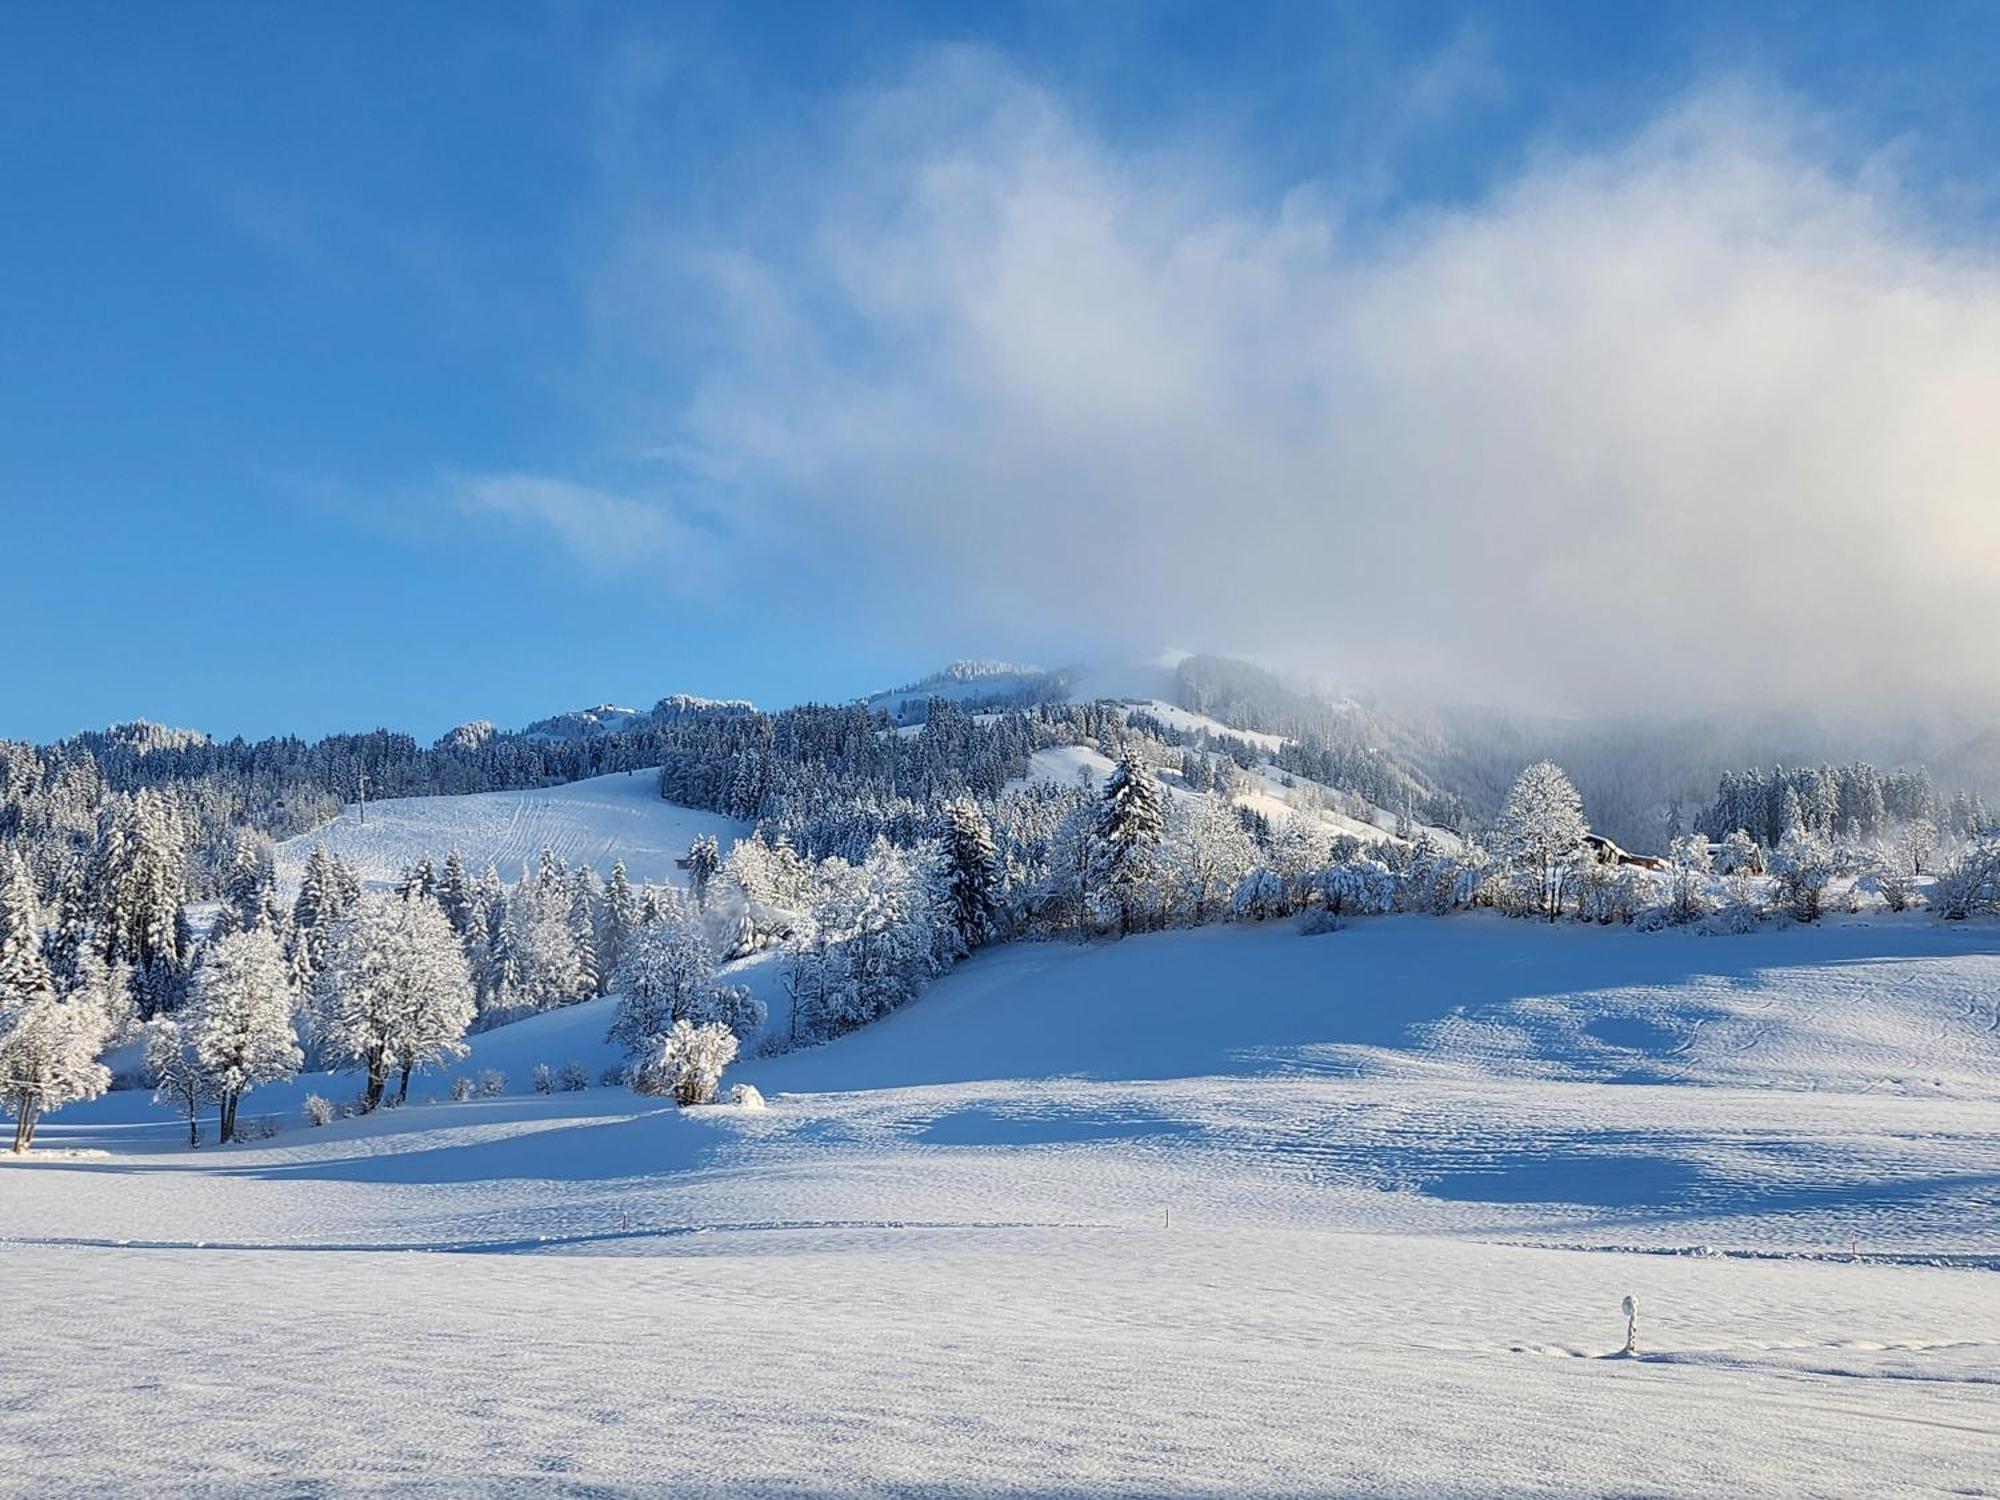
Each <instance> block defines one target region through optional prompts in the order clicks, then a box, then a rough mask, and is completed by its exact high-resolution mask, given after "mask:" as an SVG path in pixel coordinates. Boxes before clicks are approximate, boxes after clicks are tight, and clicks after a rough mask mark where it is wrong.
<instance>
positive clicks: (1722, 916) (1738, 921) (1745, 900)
mask: <svg viewBox="0 0 2000 1500" xmlns="http://www.w3.org/2000/svg"><path fill="white" fill-rule="evenodd" d="M1763 921H1764V908H1763V906H1762V905H1761V904H1760V903H1759V902H1758V900H1757V898H1756V894H1755V892H1754V891H1746V890H1743V889H1738V890H1735V891H1732V892H1731V894H1730V897H1729V899H1728V900H1726V901H1724V902H1723V903H1722V905H1720V906H1718V907H1717V908H1716V909H1715V910H1714V911H1712V912H1710V913H1709V914H1708V915H1707V916H1705V917H1703V918H1702V919H1701V921H1700V922H1698V923H1696V924H1695V931H1697V932H1700V933H1704V934H1706V935H1708V936H1711V937H1725V936H1726V937H1741V936H1742V935H1743V934H1745V933H1749V932H1755V931H1756V930H1757V929H1758V927H1759V926H1761V925H1762V924H1763Z"/></svg>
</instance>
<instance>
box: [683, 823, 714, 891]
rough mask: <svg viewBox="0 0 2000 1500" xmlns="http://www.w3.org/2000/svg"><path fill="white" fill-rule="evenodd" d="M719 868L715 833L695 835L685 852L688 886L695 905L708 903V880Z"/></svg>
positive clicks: (712, 877) (710, 879)
mask: <svg viewBox="0 0 2000 1500" xmlns="http://www.w3.org/2000/svg"><path fill="white" fill-rule="evenodd" d="M721 868H722V852H721V850H720V849H718V848H717V847H716V843H715V835H714V834H712V833H704V834H698V835H696V837H695V839H694V841H693V842H692V843H690V844H689V845H688V852H687V872H688V888H689V889H690V890H692V891H693V892H694V899H695V904H696V905H698V906H706V905H708V886H709V882H710V881H712V880H714V879H715V876H716V873H717V872H718V871H720V870H721Z"/></svg>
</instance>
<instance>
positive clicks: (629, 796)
mask: <svg viewBox="0 0 2000 1500" xmlns="http://www.w3.org/2000/svg"><path fill="white" fill-rule="evenodd" d="M746 832H748V829H747V828H746V827H745V825H743V824H740V823H736V822H733V821H732V820H730V819H728V818H725V817H722V816H721V815H719V814H717V813H710V812H700V811H697V810H695V809H693V808H686V807H676V806H674V805H673V804H672V803H669V802H663V801H661V800H660V792H659V778H658V777H657V776H655V775H654V774H653V773H651V772H649V771H634V772H630V773H624V772H620V773H617V774H614V775H611V776H595V777H592V778H591V779H590V780H588V781H577V782H572V783H570V784H569V785H567V786H558V787H547V788H543V789H541V790H537V791H527V792H479V793H474V794H472V795H469V796H462V797H404V798H398V799H395V800H392V801H386V802H371V803H369V804H368V809H367V822H366V823H365V824H364V823H363V822H362V821H361V810H360V809H359V808H357V807H352V806H350V807H349V808H347V810H346V811H344V812H343V813H341V815H340V816H339V817H338V818H335V819H334V820H333V821H332V822H331V823H328V824H326V825H324V826H323V827H320V828H316V829H314V830H313V831H312V832H311V833H308V834H303V835H301V836H300V837H298V838H295V839H288V840H287V841H285V842H284V843H282V844H280V845H279V846H278V878H279V880H280V882H281V883H282V884H283V885H284V886H285V887H286V888H287V889H292V888H295V887H296V886H297V884H298V879H299V876H300V874H301V873H302V872H303V871H304V869H305V862H306V860H307V858H308V857H309V856H310V855H311V854H312V851H313V846H314V845H315V844H324V845H325V846H326V849H327V852H328V853H329V854H338V855H339V856H340V857H341V858H343V859H345V860H346V861H348V863H350V864H351V865H353V866H354V867H355V869H356V870H358V871H359V872H360V874H361V878H362V879H363V881H365V882H367V883H368V884H370V885H374V886H387V885H390V884H392V883H394V881H395V880H396V878H397V877H398V876H399V875H401V874H402V872H403V871H404V870H406V869H407V868H409V866H410V865H412V864H414V863H415V862H416V861H417V860H419V859H421V858H423V857H424V856H425V855H429V856H430V857H431V859H432V860H433V861H434V862H441V861H442V860H443V859H444V856H445V855H446V854H447V853H449V852H450V851H451V850H453V849H456V850H458V851H459V853H460V854H461V855H462V856H463V857H464V859H465V863H466V868H467V869H469V870H471V871H473V872H474V873H477V872H478V871H479V870H481V869H483V868H484V867H485V866H486V865H487V864H488V863H489V862H490V863H491V864H492V865H493V866H494V867H495V868H496V869H498V870H499V872H500V875H501V878H502V879H504V880H509V881H511V880H513V879H514V878H515V877H516V876H517V875H518V874H519V873H520V869H521V865H522V863H523V862H524V861H532V860H534V859H536V858H538V857H539V856H540V854H541V851H542V850H543V849H549V850H552V851H553V852H554V853H555V854H556V855H557V856H558V857H560V858H561V859H562V860H563V861H564V863H566V864H571V865H575V864H587V865H589V866H591V867H592V868H593V869H595V870H596V871H597V872H598V874H600V875H605V874H609V873H610V870H611V867H612V865H613V864H615V863H617V862H618V861H620V860H623V861H624V862H625V873H626V874H627V876H629V877H630V878H631V879H632V880H633V881H635V882H638V883H641V884H650V885H669V884H675V883H684V877H683V876H682V874H681V872H680V871H679V870H678V869H677V868H676V866H675V861H676V860H678V859H679V858H680V857H681V856H682V855H684V854H686V853H687V848H688V844H689V843H690V842H691V841H692V840H693V839H695V838H696V837H697V836H698V835H701V834H712V835H713V836H714V837H715V839H716V840H717V842H718V843H720V844H721V845H722V847H723V848H724V849H727V848H728V847H729V845H730V844H732V843H733V842H735V840H737V839H738V838H740V837H742V836H743V834H745V833H746Z"/></svg>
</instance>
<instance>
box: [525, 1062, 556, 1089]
mask: <svg viewBox="0 0 2000 1500" xmlns="http://www.w3.org/2000/svg"><path fill="white" fill-rule="evenodd" d="M528 1082H529V1083H530V1084H531V1085H533V1087H534V1090H535V1092H536V1093H538V1094H553V1093H554V1092H555V1091H556V1075H555V1072H554V1070H553V1069H551V1068H550V1067H549V1065H548V1064H547V1063H536V1064H535V1070H534V1072H532V1073H530V1074H529V1075H528Z"/></svg>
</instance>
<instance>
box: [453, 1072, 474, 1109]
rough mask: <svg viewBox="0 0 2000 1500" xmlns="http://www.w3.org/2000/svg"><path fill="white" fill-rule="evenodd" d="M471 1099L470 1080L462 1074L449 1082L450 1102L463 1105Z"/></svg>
mask: <svg viewBox="0 0 2000 1500" xmlns="http://www.w3.org/2000/svg"><path fill="white" fill-rule="evenodd" d="M471 1097H472V1080H471V1079H470V1078H467V1077H466V1076H465V1075H464V1074H463V1073H461V1074H459V1075H458V1077H456V1078H454V1079H452V1081H451V1102H452V1103H453V1104H463V1103H465V1101H466V1100H468V1099H470V1098H471Z"/></svg>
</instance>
